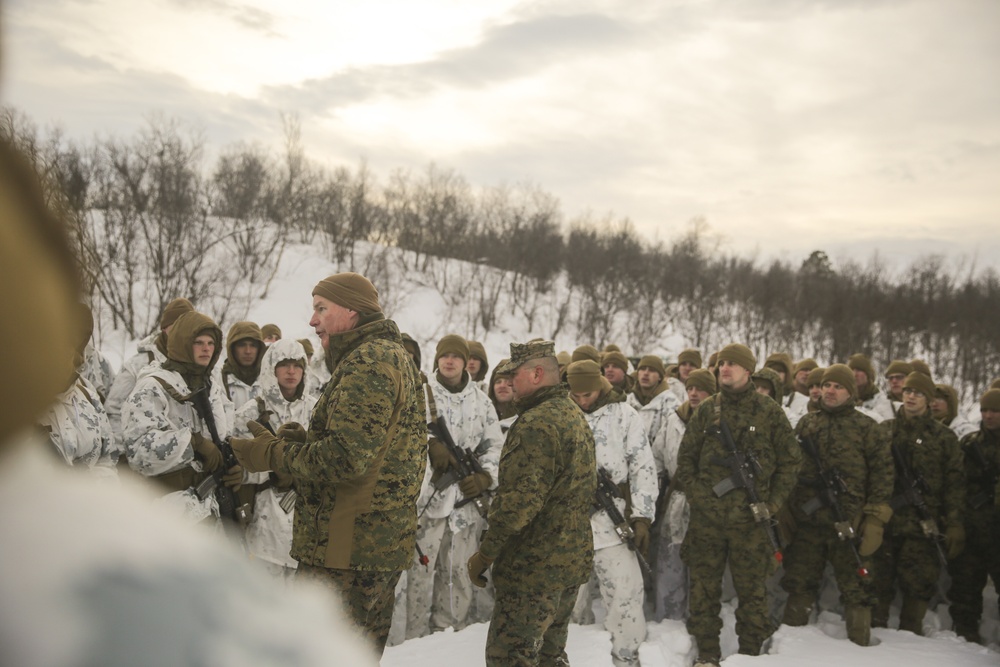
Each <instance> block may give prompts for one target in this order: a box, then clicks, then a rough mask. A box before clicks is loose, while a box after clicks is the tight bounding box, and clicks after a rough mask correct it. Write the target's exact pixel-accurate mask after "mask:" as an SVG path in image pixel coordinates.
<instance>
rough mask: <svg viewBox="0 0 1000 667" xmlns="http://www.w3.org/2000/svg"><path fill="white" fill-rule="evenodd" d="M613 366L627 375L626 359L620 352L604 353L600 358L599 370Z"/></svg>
mask: <svg viewBox="0 0 1000 667" xmlns="http://www.w3.org/2000/svg"><path fill="white" fill-rule="evenodd" d="M608 364H613V365H615V366H617V367H618V368H620V369H622V370H623V371H625V372H626V373H628V359H626V358H625V355H624V354H622V353H621V352H605V353H604V354H603V355H602V356H601V368H603V367H605V366H607V365H608Z"/></svg>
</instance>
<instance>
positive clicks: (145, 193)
mask: <svg viewBox="0 0 1000 667" xmlns="http://www.w3.org/2000/svg"><path fill="white" fill-rule="evenodd" d="M282 122H283V129H284V145H283V146H281V147H280V149H278V150H276V151H275V150H270V149H266V148H263V147H261V146H258V145H252V144H235V145H231V146H227V147H225V148H223V149H222V150H221V151H219V153H218V156H217V157H216V158H215V159H214V161H213V163H212V164H206V163H207V160H206V158H205V153H206V150H207V146H206V142H205V140H204V138H203V137H202V136H200V135H199V134H198V133H197V132H196V131H194V130H192V129H191V128H189V127H186V126H185V125H183V124H182V123H180V122H178V121H176V120H174V119H167V118H162V117H154V118H152V119H150V120H149V121H148V122H147V124H146V127H145V128H143V129H142V130H140V131H139V132H137V133H136V134H135V135H134V136H132V137H128V138H121V137H107V138H95V139H93V140H92V141H90V142H86V143H80V142H75V141H70V140H68V139H66V138H65V137H64V136H63V134H62V133H61V132H60V131H58V130H49V131H47V132H44V133H43V132H40V131H39V130H38V128H37V127H36V126H35V124H34V123H33V122H32V121H31V120H30V119H29V118H27V117H26V116H25V115H24V114H22V113H20V112H19V111H17V110H16V109H12V108H8V107H4V108H2V109H0V135H2V136H3V137H4V138H5V139H6V140H7V141H9V142H11V143H13V144H14V145H16V146H17V147H18V148H20V149H21V151H22V152H23V153H24V154H25V155H27V156H28V157H29V159H30V160H31V161H32V162H33V163H34V164H35V167H36V170H37V171H38V173H39V176H40V177H41V179H42V181H43V183H44V184H46V185H47V192H48V196H49V200H50V202H49V203H50V205H51V206H52V207H53V208H55V209H56V210H58V211H59V212H60V213H61V214H62V215H63V217H64V218H65V219H66V220H67V221H68V223H69V227H70V230H71V235H72V240H73V244H74V247H75V250H76V253H77V256H78V257H79V260H80V266H81V270H82V274H83V275H84V276H85V285H84V286H83V287H84V292H85V293H86V294H87V295H88V297H89V298H90V300H91V303H92V304H93V305H95V311H97V315H98V320H99V325H100V326H106V327H110V328H114V329H122V330H124V331H126V332H127V333H128V334H129V336H131V337H133V338H137V337H140V336H142V335H145V334H146V333H148V332H149V331H150V330H151V329H152V327H153V325H154V323H155V322H156V319H157V317H158V314H159V312H160V311H161V310H162V308H163V306H165V305H166V303H167V302H168V301H169V300H170V299H172V298H174V297H175V296H178V295H184V296H187V297H189V298H191V299H192V300H194V301H195V302H196V303H206V304H210V307H211V308H212V312H213V313H214V314H215V315H216V317H217V318H218V319H219V321H220V323H222V322H225V321H227V320H228V321H235V320H238V319H241V318H243V317H245V315H246V312H247V310H248V309H249V307H250V304H252V303H253V302H254V300H256V299H258V298H262V297H264V296H266V294H267V290H268V286H269V284H270V281H271V279H272V278H273V276H274V273H275V271H276V269H277V266H278V263H279V262H280V260H281V257H282V255H283V253H284V251H285V248H286V245H287V244H288V243H289V242H292V241H295V242H302V243H308V244H314V245H316V246H317V247H318V248H319V249H320V250H321V251H322V252H323V253H324V254H325V255H327V256H328V257H329V258H330V259H331V260H332V261H334V262H335V263H336V264H337V265H338V266H339V267H341V269H342V270H355V271H359V272H361V273H364V274H366V275H368V276H369V277H371V278H372V279H373V282H375V283H376V284H378V285H379V286H380V293H381V298H382V300H383V303H384V305H385V307H386V310H387V311H388V312H392V310H393V307H394V305H397V304H399V303H401V302H402V299H404V298H405V297H406V296H407V295H406V294H405V293H404V292H403V291H402V290H403V289H404V288H403V287H401V285H403V282H402V281H400V280H398V278H399V276H401V275H405V276H408V277H409V278H410V279H412V280H413V281H415V283H416V284H419V285H422V286H424V287H427V288H431V289H434V290H436V291H437V292H438V293H439V294H440V295H441V298H442V299H443V300H444V302H445V304H446V305H447V307H448V311H449V313H451V314H452V316H453V318H454V321H452V322H450V323H449V325H450V326H452V327H459V328H463V327H464V329H465V330H466V331H467V332H468V335H470V336H485V335H486V334H488V333H490V332H491V331H498V330H503V328H504V320H505V318H517V319H518V320H520V321H524V322H526V323H527V324H528V328H529V329H530V330H532V331H538V332H539V333H540V335H544V336H548V337H551V338H559V337H563V338H569V339H572V340H576V341H578V342H580V343H584V342H587V343H592V344H594V345H597V346H598V347H600V346H602V345H604V344H606V343H609V342H615V343H617V344H618V345H620V346H621V347H622V348H623V349H626V350H629V351H632V352H633V353H634V354H636V355H641V354H643V353H647V352H654V353H655V352H659V353H661V354H665V355H666V356H668V357H669V356H670V355H671V354H676V352H677V351H678V350H677V349H676V348H677V347H678V344H677V342H676V341H682V343H681V345H680V346H682V347H683V346H690V347H696V348H698V349H700V350H702V351H703V352H704V353H705V356H706V357H707V354H708V353H709V352H710V351H712V350H715V349H719V348H720V347H722V346H723V345H725V344H727V343H729V342H732V341H740V342H743V343H745V344H747V345H749V346H750V347H751V349H754V350H755V351H756V352H757V353H758V355H759V356H761V357H762V356H763V355H765V354H768V353H770V352H774V351H785V352H788V353H789V354H791V355H792V357H793V358H796V359H800V358H804V357H807V356H811V357H815V358H816V359H817V360H818V361H820V363H833V362H837V361H844V360H846V359H847V357H848V356H849V355H850V354H852V353H855V352H863V353H865V354H868V355H869V356H870V357H871V358H872V360H873V362H874V363H875V365H876V368H877V369H878V368H885V366H886V365H887V364H888V363H889V361H890V360H892V359H911V358H917V357H919V358H923V359H924V360H926V361H927V362H928V363H929V364H930V366H931V368H933V369H935V373H936V376H937V377H936V380H938V381H944V382H948V383H950V384H953V385H955V386H956V387H957V388H958V389H959V391H960V392H961V393H962V394H963V396H964V397H965V400H967V401H971V400H974V398H976V397H977V396H978V394H979V392H981V391H982V390H983V389H985V387H987V386H988V385H989V384H990V382H991V381H992V380H993V379H995V378H996V377H997V375H1000V350H998V346H997V340H998V337H997V332H998V331H1000V278H998V275H997V272H996V270H995V269H994V268H993V267H987V268H985V269H977V268H976V267H974V266H971V265H966V264H962V263H961V262H958V263H950V262H953V260H954V258H951V259H949V258H946V257H944V256H941V255H929V256H925V257H921V258H919V259H917V260H916V261H914V262H912V263H911V264H910V265H909V266H907V267H905V268H903V269H902V270H897V271H892V270H890V269H889V267H887V265H886V264H885V263H884V262H882V261H880V260H879V258H878V255H877V253H873V255H872V257H871V258H870V259H868V260H867V261H866V262H864V263H861V262H855V261H846V262H841V263H840V264H839V265H837V266H835V265H834V263H833V262H832V261H831V260H830V258H829V257H828V256H827V255H826V253H825V252H823V251H822V250H821V249H818V250H816V251H814V252H812V253H811V254H810V255H809V256H808V257H806V258H804V259H803V260H802V261H801V262H800V263H798V264H793V263H791V262H789V261H785V260H773V261H770V262H760V261H758V260H757V259H756V258H753V257H749V258H748V257H741V256H736V255H733V254H730V253H728V252H725V251H724V250H723V249H722V248H721V243H720V240H719V239H718V238H716V237H715V236H714V235H713V234H712V231H711V229H710V227H709V225H708V223H707V222H706V221H705V220H704V219H695V220H692V221H690V222H689V224H688V225H687V227H685V228H684V229H682V230H679V233H678V234H677V235H676V236H675V238H673V239H672V240H671V241H669V242H658V243H653V242H650V241H648V240H645V239H643V238H642V237H640V236H639V235H638V233H637V232H636V231H635V229H634V228H633V226H632V225H631V223H630V222H629V220H628V219H627V218H615V217H614V216H613V215H607V216H604V217H600V218H595V217H593V216H589V215H588V216H582V217H579V218H574V219H566V217H565V216H564V214H563V213H562V211H561V209H560V204H559V201H558V199H557V198H555V197H554V196H553V195H551V194H550V193H547V192H545V191H544V190H543V189H542V188H541V187H539V186H537V185H532V184H518V185H502V186H494V187H479V188H474V187H472V186H471V185H470V184H469V183H468V182H467V181H466V180H465V179H464V178H463V177H462V176H461V175H460V174H458V173H456V172H455V171H453V170H449V169H444V168H441V167H438V166H436V165H434V164H431V165H429V166H427V167H426V169H424V170H422V171H420V172H417V173H414V172H411V171H407V170H402V169H400V170H397V171H395V172H393V173H392V174H390V175H389V176H388V177H387V178H385V179H383V181H380V180H379V179H377V178H376V177H375V176H374V175H373V174H372V173H371V171H370V170H369V169H368V167H367V165H365V164H364V163H361V164H359V165H358V166H357V167H354V168H348V167H343V166H341V167H336V168H328V167H324V166H322V165H321V164H319V163H318V162H317V161H315V160H313V159H310V158H309V157H307V156H306V151H305V147H304V146H303V143H302V138H301V131H300V127H299V125H298V121H297V119H296V118H294V117H289V116H285V117H283V118H282ZM452 260H460V261H459V262H455V261H452ZM543 327H547V329H548V330H542V328H543Z"/></svg>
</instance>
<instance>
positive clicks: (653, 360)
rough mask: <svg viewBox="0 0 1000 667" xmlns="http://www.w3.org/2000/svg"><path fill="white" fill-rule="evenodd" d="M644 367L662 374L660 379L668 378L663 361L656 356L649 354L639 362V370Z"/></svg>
mask: <svg viewBox="0 0 1000 667" xmlns="http://www.w3.org/2000/svg"><path fill="white" fill-rule="evenodd" d="M643 367H646V368H650V369H652V370H654V371H656V372H657V373H659V374H660V379H661V380H662V379H663V378H665V377H667V368H666V367H665V366H664V365H663V359H660V358H659V357H658V356H656V355H655V354H647V355H646V356H645V357H643V358H642V359H640V360H639V366H638V367H637V368H638V369H642V368H643Z"/></svg>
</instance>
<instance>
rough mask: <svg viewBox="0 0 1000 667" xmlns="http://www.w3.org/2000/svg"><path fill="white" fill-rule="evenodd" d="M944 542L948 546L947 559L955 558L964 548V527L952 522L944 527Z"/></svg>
mask: <svg viewBox="0 0 1000 667" xmlns="http://www.w3.org/2000/svg"><path fill="white" fill-rule="evenodd" d="M944 543H945V544H946V545H947V546H948V560H951V559H953V558H957V557H958V555H959V554H961V553H962V551H964V550H965V527H964V526H963V525H962V524H960V523H953V524H951V525H949V526H948V527H947V528H945V530H944Z"/></svg>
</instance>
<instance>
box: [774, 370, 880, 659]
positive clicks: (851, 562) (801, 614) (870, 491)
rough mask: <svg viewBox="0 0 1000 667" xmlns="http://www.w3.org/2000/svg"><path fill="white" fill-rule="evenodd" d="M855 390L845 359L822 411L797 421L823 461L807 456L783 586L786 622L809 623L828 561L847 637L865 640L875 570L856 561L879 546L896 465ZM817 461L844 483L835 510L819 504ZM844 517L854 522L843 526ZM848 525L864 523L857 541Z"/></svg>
mask: <svg viewBox="0 0 1000 667" xmlns="http://www.w3.org/2000/svg"><path fill="white" fill-rule="evenodd" d="M857 393H858V391H857V387H856V386H855V384H854V372H853V371H852V370H851V369H850V368H848V367H847V366H845V365H844V364H834V365H833V366H830V367H829V368H828V369H826V371H825V372H824V374H823V396H822V398H821V400H820V409H819V411H817V412H813V413H809V414H807V415H805V416H804V417H803V418H802V420H801V421H800V422H799V423H798V426H797V427H796V432H797V433H798V435H799V437H801V438H803V439H808V441H809V442H811V443H813V447H814V448H815V455H816V456H817V457H818V458H819V463H817V461H816V460H815V459H814V458H813V456H812V455H806V456H804V458H803V462H802V472H801V473H800V475H799V483H798V484H797V485H796V486H795V489H794V490H793V491H792V495H791V496H790V497H789V500H788V506H789V510H790V511H791V513H792V516H793V517H794V518H795V525H796V531H795V535H794V537H793V538H792V541H791V544H789V545H788V548H787V550H786V553H785V559H784V567H785V576H784V578H783V579H782V583H781V585H782V587H783V588H784V589H785V590H786V591H788V602H787V604H786V605H785V616H784V618H783V619H782V623H784V624H785V625H793V626H797V625H806V624H807V623H808V622H809V616H810V613H811V612H812V609H813V607H814V606H815V602H816V598H817V597H818V595H819V587H820V583H821V582H822V579H823V568H824V567H825V566H826V563H827V561H829V562H830V564H831V565H833V571H834V575H835V576H836V578H837V586H838V587H839V589H840V594H841V597H842V598H843V601H844V620H845V622H846V625H847V638H848V639H850V640H851V641H852V642H854V643H855V644H858V645H860V646H868V643H869V640H870V638H871V615H872V613H871V610H872V607H873V606H874V605H875V592H874V590H873V587H872V581H871V578H870V575H868V574H867V573H866V572H861V571H859V567H861V566H863V567H864V568H865V569H866V570H870V569H871V561H870V558H869V557H870V556H871V555H872V554H873V553H875V550H876V549H878V548H879V546H880V545H881V544H882V532H883V529H884V528H885V524H886V522H887V521H888V520H889V517H891V516H892V510H891V509H890V508H889V499H890V497H891V496H892V483H893V466H892V455H891V454H890V452H889V448H888V447H887V446H886V445H887V443H886V441H885V439H884V438H883V437H882V436H881V435H880V433H879V430H878V425H877V422H876V421H875V420H874V419H872V418H871V417H869V416H867V415H865V414H863V413H861V412H860V411H858V410H857V409H855V407H854V406H855V402H856V401H857ZM806 449H807V451H808V450H809V449H810V448H808V447H807V448H806ZM820 465H821V466H822V470H823V473H824V474H836V475H837V476H838V477H839V479H840V480H841V481H842V485H840V486H839V488H837V489H836V492H837V494H838V495H837V507H836V508H834V507H831V506H829V505H827V504H823V503H820V502H819V498H820V492H821V491H822V490H823V488H824V487H823V480H822V479H821V478H820ZM837 510H839V512H840V517H841V518H840V519H838V518H837ZM840 521H845V522H849V524H848V525H838V523H839V522H840ZM851 526H860V533H861V543H860V545H856V544H855V540H854V536H853V534H852V530H853V528H852V527H851ZM854 549H857V551H858V555H859V556H860V557H861V558H862V559H863V560H862V562H861V563H858V561H857V558H856V557H855V552H854Z"/></svg>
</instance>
